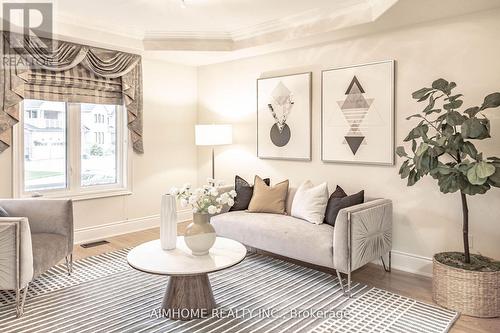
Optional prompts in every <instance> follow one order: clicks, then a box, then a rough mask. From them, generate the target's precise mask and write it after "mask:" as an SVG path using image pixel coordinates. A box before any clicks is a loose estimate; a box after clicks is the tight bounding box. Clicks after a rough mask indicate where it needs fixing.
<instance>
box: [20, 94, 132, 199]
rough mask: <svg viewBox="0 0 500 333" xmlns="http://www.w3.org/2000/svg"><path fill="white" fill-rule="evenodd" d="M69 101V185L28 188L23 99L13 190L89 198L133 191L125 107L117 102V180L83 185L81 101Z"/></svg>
mask: <svg viewBox="0 0 500 333" xmlns="http://www.w3.org/2000/svg"><path fill="white" fill-rule="evenodd" d="M65 103H66V188H64V189H53V190H51V189H49V190H41V191H25V186H24V175H25V172H24V114H25V110H24V102H21V103H20V109H19V122H18V123H17V124H16V125H15V126H14V128H13V138H14V142H13V143H14V144H13V150H12V178H13V182H12V187H13V188H12V193H13V197H14V198H33V197H43V198H66V199H73V200H75V201H78V200H90V199H96V198H105V197H113V196H122V195H130V194H132V182H131V179H132V177H131V176H132V163H131V158H130V157H131V155H132V154H131V152H132V147H131V145H130V140H129V133H128V129H127V116H126V108H125V106H124V105H118V106H117V110H116V111H117V115H116V121H117V131H116V132H117V138H116V144H117V148H116V171H117V175H116V176H117V181H116V183H114V184H103V185H92V186H82V184H81V174H80V171H81V108H80V106H79V104H85V103H69V102H65Z"/></svg>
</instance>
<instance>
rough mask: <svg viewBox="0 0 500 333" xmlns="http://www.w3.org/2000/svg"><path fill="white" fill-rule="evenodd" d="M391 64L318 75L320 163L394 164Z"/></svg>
mask: <svg viewBox="0 0 500 333" xmlns="http://www.w3.org/2000/svg"><path fill="white" fill-rule="evenodd" d="M394 65H395V62H394V60H386V61H380V62H374V63H368V64H361V65H354V66H345V67H338V68H334V69H328V70H324V71H322V73H321V160H322V161H323V162H334V163H360V164H376V165H387V166H392V165H394V163H395V156H394V155H395V149H394V145H395V141H394V140H395V133H394V118H395V111H394Z"/></svg>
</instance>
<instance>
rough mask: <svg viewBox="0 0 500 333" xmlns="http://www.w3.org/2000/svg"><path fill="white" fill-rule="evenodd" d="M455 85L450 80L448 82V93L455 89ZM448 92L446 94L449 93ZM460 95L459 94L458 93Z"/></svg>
mask: <svg viewBox="0 0 500 333" xmlns="http://www.w3.org/2000/svg"><path fill="white" fill-rule="evenodd" d="M456 87H457V84H456V83H455V82H450V84H449V85H448V91H449V94H451V91H452V90H453V89H455V88H456ZM449 94H448V95H449ZM460 95H461V94H460Z"/></svg>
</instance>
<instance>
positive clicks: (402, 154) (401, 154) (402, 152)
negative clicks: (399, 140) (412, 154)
mask: <svg viewBox="0 0 500 333" xmlns="http://www.w3.org/2000/svg"><path fill="white" fill-rule="evenodd" d="M396 154H397V155H398V156H399V157H407V156H408V154H407V153H406V151H405V147H403V146H399V147H397V148H396Z"/></svg>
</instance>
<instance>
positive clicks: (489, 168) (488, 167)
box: [476, 161, 495, 178]
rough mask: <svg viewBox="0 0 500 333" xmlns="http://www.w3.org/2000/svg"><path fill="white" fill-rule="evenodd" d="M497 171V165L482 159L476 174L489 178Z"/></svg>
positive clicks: (477, 166) (477, 165)
mask: <svg viewBox="0 0 500 333" xmlns="http://www.w3.org/2000/svg"><path fill="white" fill-rule="evenodd" d="M494 173H495V167H494V166H493V165H492V164H489V163H488V162H484V161H481V162H479V163H478V164H476V174H477V176H478V177H480V178H488V177H489V176H491V175H493V174H494Z"/></svg>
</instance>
